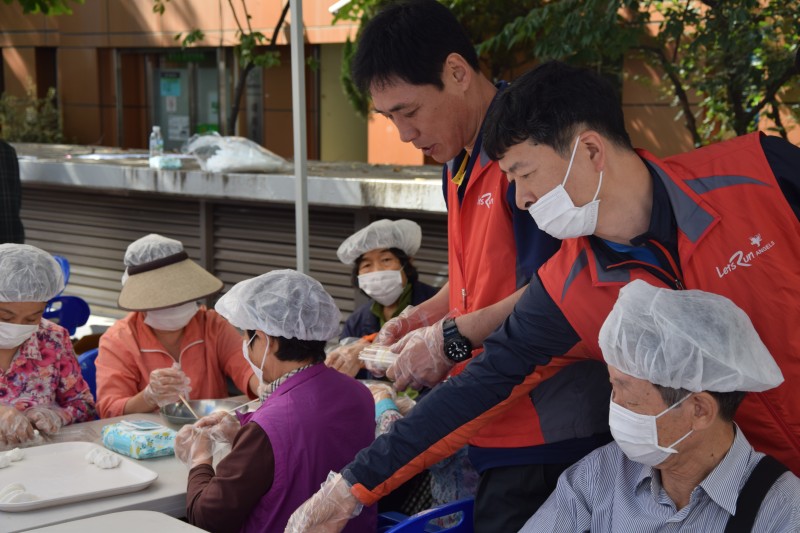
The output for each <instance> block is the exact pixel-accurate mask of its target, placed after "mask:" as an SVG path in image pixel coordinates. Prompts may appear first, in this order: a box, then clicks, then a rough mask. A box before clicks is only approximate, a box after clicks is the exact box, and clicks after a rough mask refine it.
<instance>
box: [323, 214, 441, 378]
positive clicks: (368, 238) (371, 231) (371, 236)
mask: <svg viewBox="0 0 800 533" xmlns="http://www.w3.org/2000/svg"><path fill="white" fill-rule="evenodd" d="M421 242H422V230H421V229H420V227H419V224H417V223H416V222H413V221H411V220H405V219H400V220H388V219H382V220H376V221H375V222H373V223H372V224H370V225H369V226H367V227H365V228H362V229H360V230H359V231H357V232H356V233H354V234H353V235H351V236H350V237H348V238H347V239H346V240H345V241H344V242H343V243H342V244H341V246H339V249H338V250H337V252H336V254H337V256H338V257H339V260H340V261H341V262H342V263H344V264H345V265H348V266H352V267H353V273H352V281H353V285H355V286H356V287H358V288H359V289H361V291H362V292H363V293H364V294H366V295H367V296H369V298H370V301H368V302H367V303H365V304H364V305H362V306H360V307H359V308H358V309H356V310H355V311H353V313H352V314H351V315H350V316H349V317H348V319H347V321H346V322H345V324H344V328H342V332H341V335H340V336H339V337H340V340H341V341H343V342H346V341H347V340H349V339H351V338H357V340H356V341H355V342H351V343H348V344H345V345H343V346H340V347H339V348H337V349H336V350H334V351H332V352H331V353H329V354H328V360H327V364H328V366H331V367H333V368H335V369H336V370H338V371H340V372H343V373H345V374H347V375H350V376H355V375H356V374H357V373H358V372H359V370H361V369H362V368H364V364H363V363H362V361H361V360H359V358H358V355H359V353H361V350H362V349H363V348H364V347H365V346H367V345H369V344H370V342H371V341H372V339H373V338H374V337H375V334H376V333H377V332H378V331H379V330H380V329H381V328H382V327H383V325H384V324H385V323H386V322H387V321H389V320H390V319H392V318H394V317H396V316H398V315H399V314H400V313H402V312H403V311H404V310H405V309H406V308H408V307H409V306H413V305H419V304H421V303H422V302H424V301H425V300H427V299H428V298H430V297H431V296H433V295H434V294H436V293H437V292H438V289H436V288H435V287H431V286H430V285H428V284H426V283H423V282H421V281H420V280H419V274H418V273H417V269H416V268H414V264H413V256H414V254H416V253H417V251H418V250H419V247H420V244H421Z"/></svg>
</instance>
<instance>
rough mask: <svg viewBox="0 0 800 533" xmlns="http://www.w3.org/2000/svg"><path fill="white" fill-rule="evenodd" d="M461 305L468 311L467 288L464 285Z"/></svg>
mask: <svg viewBox="0 0 800 533" xmlns="http://www.w3.org/2000/svg"><path fill="white" fill-rule="evenodd" d="M461 306H462V307H463V308H464V312H465V313H466V312H467V289H466V287H463V288H462V289H461Z"/></svg>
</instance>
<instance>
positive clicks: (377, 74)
mask: <svg viewBox="0 0 800 533" xmlns="http://www.w3.org/2000/svg"><path fill="white" fill-rule="evenodd" d="M452 53H457V54H459V55H461V56H462V57H463V58H464V59H465V60H466V61H467V63H469V65H470V66H471V67H472V68H473V69H474V70H475V71H478V70H479V69H480V64H479V63H478V54H477V53H476V52H475V47H474V46H473V45H472V43H471V42H470V40H469V37H468V36H467V32H466V30H464V28H463V27H462V26H461V24H459V23H458V20H456V18H455V16H454V15H453V14H452V13H451V12H450V10H449V9H447V8H446V7H445V6H443V5H442V4H440V3H439V2H437V1H436V0H400V1H395V2H387V3H385V4H384V5H383V7H382V8H381V9H380V10H379V11H378V13H377V14H376V15H375V16H374V17H373V18H372V19H371V20H370V21H369V22H368V23H367V24H366V26H364V29H363V30H362V32H361V35H360V37H359V38H358V48H357V50H356V53H355V56H354V57H353V61H352V66H351V75H352V77H353V82H354V83H355V84H356V86H357V87H358V88H359V89H360V90H361V91H362V92H364V93H368V92H369V89H370V87H371V86H372V84H373V83H377V84H385V83H387V82H388V81H389V80H390V79H391V78H393V77H396V78H398V79H400V80H402V81H405V82H407V83H410V84H412V85H434V86H436V87H437V88H438V89H443V88H444V84H443V83H442V69H443V67H444V62H445V60H446V59H447V56H448V55H450V54H452Z"/></svg>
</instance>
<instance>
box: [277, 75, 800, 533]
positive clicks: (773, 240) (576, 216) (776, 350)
mask: <svg viewBox="0 0 800 533" xmlns="http://www.w3.org/2000/svg"><path fill="white" fill-rule="evenodd" d="M484 135H485V137H484V149H485V150H486V151H487V153H488V154H489V156H490V157H493V158H497V159H499V161H500V166H501V167H502V168H503V170H505V171H506V172H507V174H508V177H509V179H510V180H513V181H515V183H516V185H517V205H518V206H520V207H523V208H527V209H528V210H529V211H530V212H531V214H532V216H533V217H534V218H535V220H536V221H537V223H538V224H539V226H540V227H541V228H542V229H544V230H545V231H547V232H548V233H550V234H551V235H554V236H557V237H560V238H562V239H564V240H563V244H562V248H561V249H560V250H559V252H558V253H557V254H556V255H555V256H553V258H552V259H551V260H550V261H548V262H547V263H546V264H545V265H544V266H543V267H542V268H541V269H540V270H539V272H538V276H534V277H533V279H532V280H531V283H530V285H529V287H528V289H527V290H526V292H525V294H524V295H523V296H522V298H521V299H520V300H519V302H518V303H517V305H516V306H515V308H514V312H513V313H512V314H511V316H510V317H509V318H508V319H507V320H506V321H505V323H504V324H503V326H502V327H501V328H500V329H498V330H497V331H496V332H495V333H494V334H492V335H491V336H490V337H489V338H488V339H487V340H486V341H485V342H484V352H483V354H482V355H481V356H479V357H478V358H477V359H476V360H474V361H473V362H472V363H471V364H470V366H469V367H468V369H467V371H466V372H464V373H462V374H461V375H459V376H456V377H455V378H453V379H451V380H448V382H446V383H445V384H444V385H442V386H439V387H437V388H436V389H435V390H434V391H433V392H431V394H429V395H428V396H427V397H426V398H425V399H424V400H423V401H421V402H420V403H419V404H418V405H417V406H416V407H415V408H414V410H413V411H412V413H411V415H410V416H408V417H407V418H406V419H404V420H402V421H400V422H398V423H397V424H396V425H395V427H394V430H393V431H392V433H391V434H389V435H385V436H383V437H381V438H379V439H377V440H376V441H375V442H374V443H373V444H372V446H370V447H369V448H367V449H366V450H362V451H361V452H360V453H359V455H358V456H357V457H356V459H355V461H354V462H352V463H351V464H350V465H348V466H347V467H345V469H344V470H343V471H342V474H341V476H340V477H338V478H336V479H335V480H334V481H332V482H331V483H330V484H328V485H326V486H324V487H323V489H322V490H321V491H320V492H318V493H317V494H316V495H315V496H314V497H312V498H311V499H310V500H309V501H308V502H306V503H305V504H304V505H303V506H302V507H301V508H300V509H299V510H298V511H297V512H296V513H295V516H294V517H293V521H294V520H300V519H301V517H302V518H303V519H304V522H302V523H303V525H304V527H308V526H309V525H313V524H326V525H328V524H336V525H337V527H338V524H340V523H341V521H342V520H346V517H347V516H349V513H351V512H352V511H353V509H354V508H355V506H356V504H357V503H359V502H361V503H364V504H370V503H372V502H374V501H376V500H377V499H379V498H381V497H382V496H383V495H384V494H386V493H388V492H390V491H391V490H392V489H393V488H394V487H395V486H396V485H397V484H398V483H402V481H403V480H404V479H407V478H408V477H409V476H411V475H413V474H414V473H415V472H417V471H418V470H419V469H421V468H424V467H425V466H426V465H428V464H431V463H435V462H436V461H438V460H440V459H441V458H442V457H443V456H445V455H446V454H447V453H451V452H452V451H453V450H455V449H458V447H459V446H460V445H461V443H463V442H464V441H465V440H466V439H468V438H469V436H470V435H471V434H473V433H474V432H476V431H478V429H479V428H480V427H481V426H482V425H484V424H485V423H486V422H488V421H489V420H492V419H493V418H494V417H496V416H498V415H499V414H500V413H502V412H503V411H504V410H505V409H507V408H508V407H507V406H508V405H509V403H510V402H512V401H513V400H514V399H515V398H518V397H520V396H523V395H527V394H528V393H529V391H530V390H532V389H533V388H534V387H536V385H537V384H539V383H540V382H541V377H542V376H541V373H540V372H541V365H546V364H547V363H548V362H549V361H550V359H551V358H552V357H555V356H560V355H561V354H564V353H565V352H567V351H568V350H569V349H570V348H572V347H573V346H574V345H575V344H577V343H579V342H581V341H583V343H585V344H586V346H587V347H588V350H589V352H590V353H591V355H592V357H594V358H599V357H600V353H599V349H598V346H597V339H598V332H599V329H600V325H601V324H602V323H603V321H604V320H605V318H606V317H607V315H608V313H609V312H610V310H611V308H612V306H613V303H614V302H615V301H616V298H617V294H618V293H619V290H620V288H621V287H623V286H624V285H625V284H627V283H629V282H630V281H632V280H634V279H643V280H645V281H647V282H648V283H650V284H652V285H656V286H660V287H670V288H673V289H675V290H681V289H684V288H691V289H701V290H705V291H708V292H713V293H716V294H720V295H723V296H726V297H727V298H729V299H730V300H732V301H733V302H734V303H736V305H738V306H739V307H740V308H742V309H743V310H744V311H745V312H747V313H748V315H749V316H750V319H751V320H752V322H753V324H754V326H755V328H756V330H757V331H758V333H759V335H760V336H761V338H762V340H763V341H764V344H765V345H766V346H767V347H768V348H769V350H770V352H771V353H772V355H773V357H774V358H775V360H776V362H777V363H778V365H779V367H780V368H781V371H782V372H783V375H784V378H785V382H784V383H783V384H782V385H781V386H779V387H777V388H775V389H772V390H770V391H766V392H762V393H751V394H749V395H748V396H747V398H746V399H745V401H744V403H743V404H742V406H741V408H740V409H739V412H738V413H737V416H736V422H737V423H738V424H739V427H740V428H741V429H742V431H743V432H744V433H745V435H747V438H748V439H749V440H750V442H751V443H752V444H753V446H754V448H756V450H758V451H762V452H765V453H769V454H771V455H773V456H774V457H775V458H777V459H778V460H779V461H781V462H783V463H784V464H786V465H787V466H788V467H789V468H790V469H791V470H792V471H793V472H794V473H795V474H797V473H800V394H798V393H797V389H798V386H799V385H800V359H798V355H797V354H800V328H798V325H800V304H798V302H800V222H798V217H800V149H798V148H797V147H795V146H793V145H791V144H790V143H788V142H786V141H784V140H783V139H780V138H776V137H768V136H765V135H761V134H759V133H754V134H750V135H745V136H743V137H738V138H735V139H732V140H730V141H726V142H722V143H718V144H715V145H711V146H707V147H705V148H701V149H699V150H695V151H692V152H689V153H686V154H680V155H677V156H673V157H670V158H667V159H663V160H659V159H658V158H656V157H654V156H653V155H651V154H649V153H647V152H645V151H642V150H634V149H633V148H632V147H631V144H630V139H629V137H628V134H627V132H626V131H625V126H624V120H623V116H622V109H621V107H620V105H619V98H618V96H617V95H616V94H615V92H614V90H613V88H612V87H611V85H610V84H609V83H608V82H607V81H605V80H604V79H602V78H601V77H599V76H598V75H596V74H594V73H592V72H591V71H585V70H580V69H575V68H572V67H569V66H567V65H564V64H561V63H555V62H552V63H546V64H543V65H541V66H539V67H538V68H536V69H534V70H533V71H531V72H528V73H526V74H525V75H523V76H522V77H520V78H519V79H518V80H516V81H515V82H514V83H513V85H512V86H511V87H510V88H509V89H507V90H506V91H504V92H503V93H502V94H501V95H500V96H499V97H498V99H497V100H496V101H495V104H494V106H493V108H492V109H491V110H490V111H489V115H488V117H487V120H486V123H485V125H484ZM556 359H558V357H556ZM573 385H574V386H576V387H579V386H580V383H577V382H576V383H574V384H573ZM569 408H570V407H569V406H565V412H566V411H567V410H568V409H569ZM664 416H665V417H668V416H670V414H669V413H667V414H665V415H664ZM691 438H692V437H691V435H690V436H689V437H687V440H689V439H691ZM659 444H660V445H662V446H669V444H670V443H663V442H659ZM675 449H676V450H677V451H678V453H680V449H681V444H680V443H679V444H677V445H675ZM334 509H335V510H334ZM291 523H292V522H290V524H291ZM295 523H299V522H295ZM331 530H333V529H331Z"/></svg>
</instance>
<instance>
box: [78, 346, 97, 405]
mask: <svg viewBox="0 0 800 533" xmlns="http://www.w3.org/2000/svg"><path fill="white" fill-rule="evenodd" d="M97 352H98V350H97V348H95V349H93V350H89V351H88V352H83V353H82V354H80V355H79V356H78V363H79V364H80V365H81V375H82V376H83V381H85V382H86V384H87V385H89V390H90V391H92V396H94V397H95V398H97V377H96V373H95V367H94V360H95V359H97Z"/></svg>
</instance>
